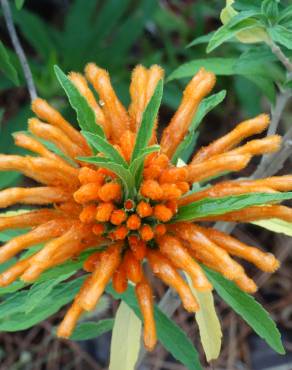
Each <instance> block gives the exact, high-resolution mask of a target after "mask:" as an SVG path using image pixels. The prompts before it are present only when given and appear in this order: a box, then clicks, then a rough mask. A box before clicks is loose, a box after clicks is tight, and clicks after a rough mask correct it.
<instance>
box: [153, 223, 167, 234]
mask: <svg viewBox="0 0 292 370" xmlns="http://www.w3.org/2000/svg"><path fill="white" fill-rule="evenodd" d="M165 233H166V226H165V225H164V224H158V225H156V226H155V234H156V235H157V236H162V235H164V234H165Z"/></svg>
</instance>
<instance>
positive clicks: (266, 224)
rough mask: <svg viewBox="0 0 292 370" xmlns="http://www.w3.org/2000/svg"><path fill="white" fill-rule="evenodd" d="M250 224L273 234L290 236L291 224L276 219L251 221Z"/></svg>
mask: <svg viewBox="0 0 292 370" xmlns="http://www.w3.org/2000/svg"><path fill="white" fill-rule="evenodd" d="M251 223H252V224H254V225H257V226H260V227H263V228H265V229H267V230H271V231H273V232H275V233H281V234H285V235H288V236H292V222H287V221H283V220H279V219H278V218H271V219H270V220H261V221H253V222H251Z"/></svg>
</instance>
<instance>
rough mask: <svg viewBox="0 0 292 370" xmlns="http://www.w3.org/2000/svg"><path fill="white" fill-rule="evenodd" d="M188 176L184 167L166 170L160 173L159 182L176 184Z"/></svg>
mask: <svg viewBox="0 0 292 370" xmlns="http://www.w3.org/2000/svg"><path fill="white" fill-rule="evenodd" d="M187 176H188V171H187V169H186V168H185V167H173V168H168V169H166V170H164V171H163V172H162V174H161V175H160V177H159V182H160V183H161V184H163V183H165V182H170V183H173V182H177V181H185V180H186V179H187Z"/></svg>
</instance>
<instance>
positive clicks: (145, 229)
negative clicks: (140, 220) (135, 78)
mask: <svg viewBox="0 0 292 370" xmlns="http://www.w3.org/2000/svg"><path fill="white" fill-rule="evenodd" d="M139 233H140V235H141V238H142V239H143V240H145V241H146V242H148V241H149V240H151V239H152V238H153V237H154V232H153V230H152V227H151V226H150V225H143V226H142V227H141V228H140V230H139Z"/></svg>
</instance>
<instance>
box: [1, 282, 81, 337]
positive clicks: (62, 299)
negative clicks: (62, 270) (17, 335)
mask: <svg viewBox="0 0 292 370" xmlns="http://www.w3.org/2000/svg"><path fill="white" fill-rule="evenodd" d="M84 280H85V277H84V276H82V277H79V278H77V279H75V280H72V281H69V282H67V283H61V284H58V285H57V286H55V287H54V288H53V289H52V291H51V293H50V294H49V295H48V296H46V297H45V298H44V299H42V300H41V301H40V302H39V304H38V305H37V306H36V307H35V308H34V309H33V310H32V311H30V312H29V313H25V312H24V311H25V310H26V309H27V291H25V290H22V291H19V292H16V293H14V294H12V295H11V296H9V298H8V299H7V300H5V301H4V302H2V303H1V304H0V317H1V320H0V330H1V331H10V332H14V331H19V330H25V329H28V328H30V327H32V326H34V325H36V324H37V323H39V322H41V321H43V320H45V319H46V318H47V317H49V316H51V315H52V314H54V313H55V312H57V311H58V310H59V309H60V308H61V307H62V306H64V305H66V304H67V303H69V302H70V301H71V300H72V299H73V298H74V296H75V295H76V294H77V292H78V291H79V289H80V287H81V285H82V284H83V282H84ZM20 314H21V316H20ZM20 317H21V320H20Z"/></svg>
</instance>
